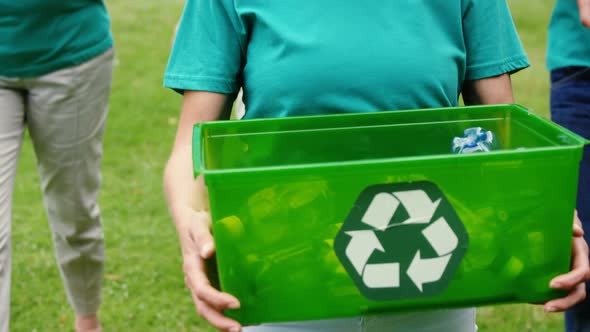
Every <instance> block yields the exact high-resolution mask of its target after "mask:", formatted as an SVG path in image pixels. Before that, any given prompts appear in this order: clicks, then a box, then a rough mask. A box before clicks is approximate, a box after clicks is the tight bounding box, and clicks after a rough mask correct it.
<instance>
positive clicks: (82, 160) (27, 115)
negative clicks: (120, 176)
mask: <svg viewBox="0 0 590 332" xmlns="http://www.w3.org/2000/svg"><path fill="white" fill-rule="evenodd" d="M113 57H114V54H113V50H112V49H110V50H108V51H107V52H105V53H103V54H101V55H99V56H97V57H95V58H93V59H91V60H90V61H87V62H85V63H83V64H81V65H78V66H75V67H70V68H66V69H62V70H59V71H55V72H52V73H49V74H47V75H43V76H40V77H35V78H23V79H20V78H6V77H0V332H8V322H9V304H10V255H11V252H10V251H11V250H10V233H11V205H12V191H13V187H14V178H15V174H16V165H17V160H18V154H19V151H20V147H21V143H22V138H23V133H24V129H25V126H26V127H27V128H28V130H29V134H30V136H31V140H32V142H33V147H34V150H35V154H36V157H37V167H38V171H39V175H40V178H41V190H42V192H43V200H44V204H45V209H46V212H47V217H48V219H49V223H50V226H51V230H52V233H53V241H54V246H55V253H56V259H57V263H58V265H59V270H60V272H61V275H62V279H63V282H64V285H65V289H66V292H67V295H68V300H69V301H70V303H71V305H72V307H73V308H74V311H75V312H76V313H77V314H79V315H84V316H88V315H93V314H95V313H96V312H97V310H98V307H99V305H100V302H101V287H102V274H103V261H104V239H103V233H102V229H101V218H100V211H99V208H98V203H97V199H98V191H99V187H100V183H101V174H100V163H101V158H102V138H103V133H104V126H105V121H106V117H107V110H108V98H109V94H110V88H111V77H112V67H113Z"/></svg>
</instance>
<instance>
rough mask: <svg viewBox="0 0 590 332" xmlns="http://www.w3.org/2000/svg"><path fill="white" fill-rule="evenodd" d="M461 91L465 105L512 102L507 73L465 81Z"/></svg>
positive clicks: (510, 84)
mask: <svg viewBox="0 0 590 332" xmlns="http://www.w3.org/2000/svg"><path fill="white" fill-rule="evenodd" d="M461 93H462V95H463V101H464V102H465V105H486V104H512V103H514V96H513V94H512V83H511V82H510V75H508V74H504V75H500V76H495V77H489V78H484V79H481V80H475V81H465V83H464V84H463V90H462V92H461Z"/></svg>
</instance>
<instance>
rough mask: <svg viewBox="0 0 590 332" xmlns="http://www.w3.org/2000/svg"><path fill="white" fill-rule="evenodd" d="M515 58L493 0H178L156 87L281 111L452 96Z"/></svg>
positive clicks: (259, 112) (516, 63)
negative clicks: (239, 95)
mask: <svg viewBox="0 0 590 332" xmlns="http://www.w3.org/2000/svg"><path fill="white" fill-rule="evenodd" d="M526 66H528V60H527V58H526V55H525V53H524V51H523V48H522V46H521V43H520V41H519V38H518V36H517V34H516V31H515V28H514V24H513V22H512V18H511V16H510V12H509V10H508V6H507V4H506V1H504V0H403V1H400V0H395V1H377V0H366V1H338V0H322V1H303V2H302V1H300V0H280V1H266V0H249V1H240V0H188V1H187V3H186V7H185V10H184V13H183V17H182V21H181V24H180V27H179V30H178V35H177V37H176V42H175V45H174V48H173V50H172V54H171V56H170V60H169V63H168V68H167V71H166V75H165V78H164V85H165V86H167V87H170V88H174V89H177V90H207V91H214V92H219V93H229V94H231V93H236V92H237V91H238V90H239V88H240V86H243V88H244V102H245V105H246V115H245V118H260V117H281V116H293V115H309V114H318V113H343V112H371V111H379V110H395V109H416V108H429V107H445V106H456V105H457V104H458V98H459V94H460V92H461V88H462V85H463V82H464V81H465V80H476V79H480V78H485V77H491V76H496V75H500V74H503V73H508V72H513V71H516V70H519V69H521V68H524V67H526Z"/></svg>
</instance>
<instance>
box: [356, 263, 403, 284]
mask: <svg viewBox="0 0 590 332" xmlns="http://www.w3.org/2000/svg"><path fill="white" fill-rule="evenodd" d="M363 282H364V283H365V285H367V287H369V288H392V287H399V263H384V264H368V265H367V266H366V267H365V271H364V273H363Z"/></svg>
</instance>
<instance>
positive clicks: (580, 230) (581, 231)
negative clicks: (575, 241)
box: [573, 224, 584, 237]
mask: <svg viewBox="0 0 590 332" xmlns="http://www.w3.org/2000/svg"><path fill="white" fill-rule="evenodd" d="M573 234H574V237H582V236H584V229H583V228H582V226H580V225H578V224H574V229H573Z"/></svg>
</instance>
